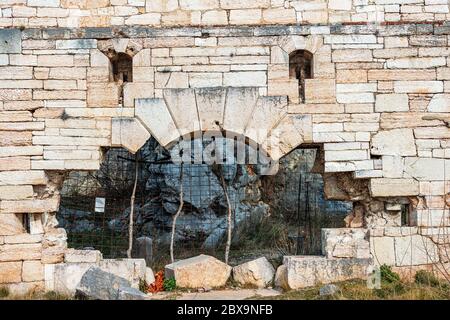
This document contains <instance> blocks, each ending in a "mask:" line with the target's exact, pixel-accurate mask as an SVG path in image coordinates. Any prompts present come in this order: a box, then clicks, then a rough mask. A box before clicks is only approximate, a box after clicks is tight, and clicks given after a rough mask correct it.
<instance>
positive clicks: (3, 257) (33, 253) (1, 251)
mask: <svg viewBox="0 0 450 320" xmlns="http://www.w3.org/2000/svg"><path fill="white" fill-rule="evenodd" d="M0 216H1V215H0ZM41 255H42V244H40V243H32V244H4V245H2V246H0V261H20V260H39V259H41Z"/></svg>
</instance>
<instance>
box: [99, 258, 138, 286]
mask: <svg viewBox="0 0 450 320" xmlns="http://www.w3.org/2000/svg"><path fill="white" fill-rule="evenodd" d="M98 268H100V269H101V270H103V271H104V272H108V273H111V274H113V275H116V276H118V277H121V278H124V279H126V280H127V281H129V282H130V286H131V287H133V288H136V289H137V288H139V281H140V280H143V279H145V277H146V273H147V272H146V271H147V266H146V264H145V260H144V259H104V260H102V261H100V263H99V264H98Z"/></svg>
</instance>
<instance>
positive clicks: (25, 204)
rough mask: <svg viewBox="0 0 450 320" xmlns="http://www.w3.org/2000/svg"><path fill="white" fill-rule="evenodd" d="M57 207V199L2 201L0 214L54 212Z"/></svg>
mask: <svg viewBox="0 0 450 320" xmlns="http://www.w3.org/2000/svg"><path fill="white" fill-rule="evenodd" d="M58 207H59V198H58V197H54V198H50V199H33V200H3V201H2V202H1V203H0V214H1V213H43V212H56V211H58Z"/></svg>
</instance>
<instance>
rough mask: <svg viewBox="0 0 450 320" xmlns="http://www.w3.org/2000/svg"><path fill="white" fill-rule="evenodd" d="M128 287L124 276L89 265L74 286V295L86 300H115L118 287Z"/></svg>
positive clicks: (117, 295)
mask: <svg viewBox="0 0 450 320" xmlns="http://www.w3.org/2000/svg"><path fill="white" fill-rule="evenodd" d="M127 287H130V282H129V281H128V280H126V279H124V278H121V277H118V276H116V275H113V274H112V273H108V272H104V271H102V270H101V269H99V268H97V267H90V268H89V269H88V270H87V271H86V273H85V274H84V275H83V277H82V278H81V281H80V284H79V285H78V286H77V288H76V294H75V295H76V297H78V298H81V299H88V300H117V299H119V289H120V288H127Z"/></svg>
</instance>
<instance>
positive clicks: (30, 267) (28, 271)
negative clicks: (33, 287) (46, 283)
mask: <svg viewBox="0 0 450 320" xmlns="http://www.w3.org/2000/svg"><path fill="white" fill-rule="evenodd" d="M22 280H23V281H25V282H33V281H43V280H44V265H43V264H42V263H41V261H24V262H23V269H22Z"/></svg>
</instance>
